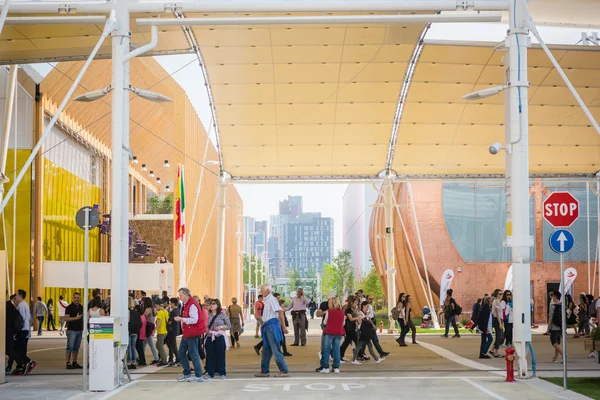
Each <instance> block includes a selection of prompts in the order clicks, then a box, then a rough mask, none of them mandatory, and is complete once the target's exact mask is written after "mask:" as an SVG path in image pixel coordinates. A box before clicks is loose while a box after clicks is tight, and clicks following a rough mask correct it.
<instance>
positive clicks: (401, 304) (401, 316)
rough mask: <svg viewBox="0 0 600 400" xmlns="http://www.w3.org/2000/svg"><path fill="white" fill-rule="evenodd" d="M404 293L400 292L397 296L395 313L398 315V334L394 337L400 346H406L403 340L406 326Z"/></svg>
mask: <svg viewBox="0 0 600 400" xmlns="http://www.w3.org/2000/svg"><path fill="white" fill-rule="evenodd" d="M405 301H406V295H405V294H404V293H400V296H398V304H396V314H397V316H398V325H400V336H399V337H398V338H397V339H396V342H398V345H399V346H400V347H406V346H408V345H407V344H406V342H405V338H406V334H407V333H408V331H407V329H408V326H407V324H406V304H405Z"/></svg>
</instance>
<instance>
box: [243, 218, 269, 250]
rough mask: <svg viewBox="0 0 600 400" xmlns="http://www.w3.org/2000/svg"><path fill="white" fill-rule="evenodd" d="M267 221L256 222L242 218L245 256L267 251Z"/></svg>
mask: <svg viewBox="0 0 600 400" xmlns="http://www.w3.org/2000/svg"><path fill="white" fill-rule="evenodd" d="M267 225H268V224H267V221H256V220H255V219H254V218H252V217H244V232H243V236H244V251H245V252H246V254H247V255H249V256H250V255H255V254H257V255H258V256H260V254H261V253H262V252H264V251H267V249H266V247H267V244H266V243H267V238H268V232H267Z"/></svg>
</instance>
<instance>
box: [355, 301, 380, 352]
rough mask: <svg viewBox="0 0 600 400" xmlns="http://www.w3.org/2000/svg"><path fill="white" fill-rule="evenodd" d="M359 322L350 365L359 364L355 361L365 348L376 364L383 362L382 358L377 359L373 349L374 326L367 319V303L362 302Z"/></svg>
mask: <svg viewBox="0 0 600 400" xmlns="http://www.w3.org/2000/svg"><path fill="white" fill-rule="evenodd" d="M358 320H359V328H358V332H359V334H358V346H356V348H355V349H354V356H353V357H352V364H360V362H359V361H357V359H356V358H357V357H358V354H359V353H360V352H361V351H364V350H365V348H368V349H369V353H371V357H373V359H374V360H375V361H376V362H377V364H379V363H381V362H383V360H385V358H384V357H377V353H376V352H375V350H374V349H373V342H372V340H373V332H374V331H375V329H376V328H375V325H374V324H373V322H372V321H371V318H369V302H368V301H363V302H362V304H361V307H360V312H359V316H358Z"/></svg>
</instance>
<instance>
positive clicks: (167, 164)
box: [163, 160, 170, 168]
mask: <svg viewBox="0 0 600 400" xmlns="http://www.w3.org/2000/svg"><path fill="white" fill-rule="evenodd" d="M163 167H165V168H169V167H170V165H169V160H165V165H163Z"/></svg>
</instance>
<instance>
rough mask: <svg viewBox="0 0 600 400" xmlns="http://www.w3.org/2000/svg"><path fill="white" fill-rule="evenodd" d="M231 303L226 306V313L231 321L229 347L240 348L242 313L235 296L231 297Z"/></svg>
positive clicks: (242, 325) (242, 323)
mask: <svg viewBox="0 0 600 400" xmlns="http://www.w3.org/2000/svg"><path fill="white" fill-rule="evenodd" d="M231 303H232V304H231V305H230V306H229V307H227V315H228V316H229V321H230V322H231V347H237V348H238V349H239V348H240V335H241V334H242V328H243V327H244V325H245V324H244V313H243V311H242V307H240V306H239V305H238V300H237V297H234V298H232V299H231Z"/></svg>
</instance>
